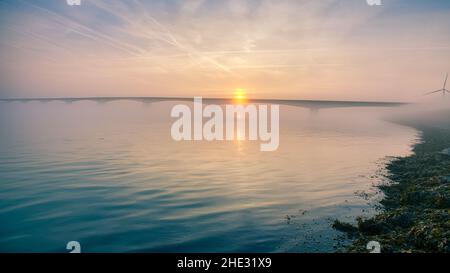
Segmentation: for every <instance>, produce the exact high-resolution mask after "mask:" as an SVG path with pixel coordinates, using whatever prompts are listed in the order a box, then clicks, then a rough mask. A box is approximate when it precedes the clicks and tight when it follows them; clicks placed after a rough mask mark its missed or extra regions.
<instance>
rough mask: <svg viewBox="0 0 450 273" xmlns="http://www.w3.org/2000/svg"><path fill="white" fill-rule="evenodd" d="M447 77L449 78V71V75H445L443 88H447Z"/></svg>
mask: <svg viewBox="0 0 450 273" xmlns="http://www.w3.org/2000/svg"><path fill="white" fill-rule="evenodd" d="M447 79H448V72H447V76H446V77H445V81H444V87H443V88H442V89H445V86H446V85H447Z"/></svg>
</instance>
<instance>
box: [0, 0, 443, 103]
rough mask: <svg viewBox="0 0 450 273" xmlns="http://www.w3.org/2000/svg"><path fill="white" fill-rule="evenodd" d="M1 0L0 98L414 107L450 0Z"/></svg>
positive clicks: (429, 81)
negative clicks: (238, 98) (241, 96)
mask: <svg viewBox="0 0 450 273" xmlns="http://www.w3.org/2000/svg"><path fill="white" fill-rule="evenodd" d="M382 4H383V5H382V6H369V5H368V4H367V2H366V0H291V1H285V0H281V1H280V0H277V1H275V0H273V1H270V0H249V1H246V0H234V1H233V0H230V1H227V0H179V1H175V0H126V1H125V0H124V1H119V0H81V5H80V6H69V5H67V3H66V0H34V1H33V0H0V97H2V98H8V97H79V96H171V97H176V96H183V97H186V96H187V97H191V96H192V97H193V96H204V97H231V96H232V95H233V90H235V89H236V88H241V89H243V90H245V92H246V93H247V96H248V97H251V98H277V99H319V100H326V99H330V100H378V101H380V100H383V101H415V100H417V99H420V98H421V97H422V94H423V93H425V92H428V91H433V90H437V89H440V88H442V84H443V81H444V77H445V73H446V72H447V71H450V1H448V0H382Z"/></svg>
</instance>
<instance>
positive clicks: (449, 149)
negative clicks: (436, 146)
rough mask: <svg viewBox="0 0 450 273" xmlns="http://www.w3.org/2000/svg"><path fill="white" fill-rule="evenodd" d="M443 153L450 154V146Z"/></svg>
mask: <svg viewBox="0 0 450 273" xmlns="http://www.w3.org/2000/svg"><path fill="white" fill-rule="evenodd" d="M441 154H443V155H450V148H447V149H444V150H442V152H441Z"/></svg>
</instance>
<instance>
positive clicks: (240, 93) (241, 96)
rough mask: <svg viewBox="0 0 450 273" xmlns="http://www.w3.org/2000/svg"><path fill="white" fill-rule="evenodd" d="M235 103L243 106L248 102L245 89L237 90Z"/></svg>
mask: <svg viewBox="0 0 450 273" xmlns="http://www.w3.org/2000/svg"><path fill="white" fill-rule="evenodd" d="M233 101H234V102H235V103H238V104H243V103H245V102H246V101H247V96H246V92H245V89H242V88H236V89H234V92H233Z"/></svg>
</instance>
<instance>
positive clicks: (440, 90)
mask: <svg viewBox="0 0 450 273" xmlns="http://www.w3.org/2000/svg"><path fill="white" fill-rule="evenodd" d="M438 92H442V89H439V90H436V91H432V92H428V93H426V94H425V96H426V95H431V94H434V93H438Z"/></svg>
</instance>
